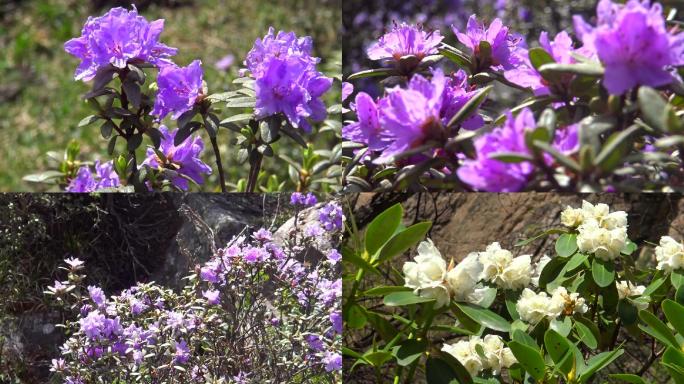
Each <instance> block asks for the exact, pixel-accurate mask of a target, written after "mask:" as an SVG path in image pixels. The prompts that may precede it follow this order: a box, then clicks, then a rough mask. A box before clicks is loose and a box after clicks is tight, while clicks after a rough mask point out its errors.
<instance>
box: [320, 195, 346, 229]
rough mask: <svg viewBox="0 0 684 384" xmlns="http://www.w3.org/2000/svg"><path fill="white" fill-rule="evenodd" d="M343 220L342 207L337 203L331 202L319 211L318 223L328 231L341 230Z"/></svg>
mask: <svg viewBox="0 0 684 384" xmlns="http://www.w3.org/2000/svg"><path fill="white" fill-rule="evenodd" d="M343 219H344V213H343V212H342V207H341V206H340V205H339V204H338V203H337V202H335V201H331V202H329V203H328V204H326V205H324V206H323V207H322V208H321V209H320V210H319V211H318V221H319V222H320V223H321V225H322V226H323V228H324V229H325V230H326V231H333V230H337V231H339V230H341V229H342V220H343Z"/></svg>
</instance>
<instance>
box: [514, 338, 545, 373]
mask: <svg viewBox="0 0 684 384" xmlns="http://www.w3.org/2000/svg"><path fill="white" fill-rule="evenodd" d="M508 348H510V349H511V352H513V356H515V358H516V360H518V363H520V365H521V366H522V367H523V368H524V369H525V371H526V372H527V373H529V374H530V376H532V377H534V378H535V379H536V380H541V379H543V378H544V370H545V364H544V358H543V357H542V355H541V354H540V353H539V350H538V349H535V348H532V347H530V346H528V345H525V344H522V343H520V342H517V341H510V342H509V343H508Z"/></svg>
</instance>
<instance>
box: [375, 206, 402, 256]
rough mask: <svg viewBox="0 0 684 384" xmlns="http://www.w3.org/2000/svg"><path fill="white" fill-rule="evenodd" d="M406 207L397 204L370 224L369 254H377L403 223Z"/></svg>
mask: <svg viewBox="0 0 684 384" xmlns="http://www.w3.org/2000/svg"><path fill="white" fill-rule="evenodd" d="M403 215H404V209H403V208H402V207H401V204H395V205H393V206H391V207H389V208H387V209H386V210H384V211H383V212H382V213H380V214H379V215H378V216H376V217H375V218H374V219H373V221H371V222H370V224H368V228H367V229H366V251H367V252H368V254H369V255H373V254H375V253H376V252H377V251H378V250H379V249H380V247H382V246H383V245H384V244H385V243H386V242H387V241H388V240H389V239H390V238H391V237H392V235H393V234H394V232H395V231H396V230H397V228H398V227H399V224H401V219H402V217H403Z"/></svg>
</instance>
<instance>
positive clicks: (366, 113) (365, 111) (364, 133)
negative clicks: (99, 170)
mask: <svg viewBox="0 0 684 384" xmlns="http://www.w3.org/2000/svg"><path fill="white" fill-rule="evenodd" d="M352 110H355V111H356V116H357V119H358V121H356V122H353V123H351V124H348V125H345V126H344V127H343V128H342V137H344V138H345V139H347V140H350V141H354V142H357V143H363V144H366V145H367V146H368V148H369V149H370V150H371V151H381V150H383V149H385V148H387V146H389V145H390V144H391V142H392V140H391V137H390V136H389V135H387V134H385V133H384V132H383V131H382V128H381V127H380V111H379V110H378V106H377V105H376V104H375V101H373V98H372V97H370V95H368V94H367V93H366V92H359V93H358V94H356V99H355V103H354V105H353V106H352Z"/></svg>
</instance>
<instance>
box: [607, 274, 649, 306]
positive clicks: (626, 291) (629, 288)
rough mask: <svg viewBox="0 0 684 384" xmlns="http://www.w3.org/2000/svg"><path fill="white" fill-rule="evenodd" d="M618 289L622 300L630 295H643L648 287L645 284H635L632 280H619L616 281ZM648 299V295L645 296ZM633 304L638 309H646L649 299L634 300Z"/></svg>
mask: <svg viewBox="0 0 684 384" xmlns="http://www.w3.org/2000/svg"><path fill="white" fill-rule="evenodd" d="M615 286H616V287H617V291H618V297H619V298H620V300H623V299H626V298H628V297H635V296H641V295H643V294H644V292H645V291H646V287H644V286H643V285H634V283H632V282H631V281H618V282H616V283H615ZM644 298H645V299H648V296H646V297H644ZM632 304H634V306H635V307H636V308H637V309H640V310H644V309H646V308H648V300H646V301H644V300H632Z"/></svg>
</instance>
